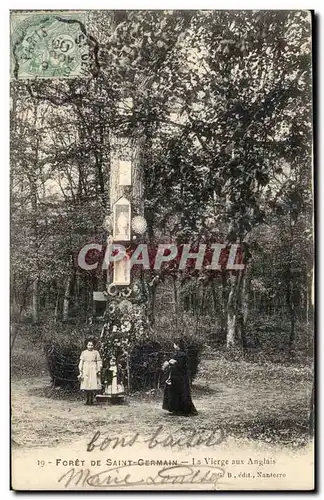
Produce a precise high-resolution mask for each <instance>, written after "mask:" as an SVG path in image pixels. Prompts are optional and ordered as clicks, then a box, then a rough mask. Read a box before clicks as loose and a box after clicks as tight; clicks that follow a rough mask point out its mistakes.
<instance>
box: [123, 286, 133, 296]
mask: <svg viewBox="0 0 324 500" xmlns="http://www.w3.org/2000/svg"><path fill="white" fill-rule="evenodd" d="M121 294H122V296H123V297H130V296H131V294H132V289H131V287H130V286H127V287H126V288H124V290H123V291H122V293H121Z"/></svg>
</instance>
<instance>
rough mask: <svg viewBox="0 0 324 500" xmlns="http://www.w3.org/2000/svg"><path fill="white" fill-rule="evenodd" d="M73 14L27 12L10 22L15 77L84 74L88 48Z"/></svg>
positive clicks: (66, 76)
mask: <svg viewBox="0 0 324 500" xmlns="http://www.w3.org/2000/svg"><path fill="white" fill-rule="evenodd" d="M82 21H83V19H82V20H81V19H80V16H79V18H78V16H77V15H74V16H72V15H70V16H62V15H54V14H34V15H27V16H26V17H25V18H24V19H21V18H17V19H14V20H13V22H12V35H11V40H12V67H13V74H14V76H15V77H16V78H33V77H39V78H73V77H77V76H88V75H89V74H90V72H89V65H90V51H89V44H88V37H87V34H86V32H85V29H84V24H83V22H82Z"/></svg>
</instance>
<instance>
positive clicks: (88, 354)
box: [78, 340, 102, 405]
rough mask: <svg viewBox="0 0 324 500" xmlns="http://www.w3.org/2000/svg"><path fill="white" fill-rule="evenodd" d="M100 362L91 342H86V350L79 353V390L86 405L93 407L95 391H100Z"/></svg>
mask: <svg viewBox="0 0 324 500" xmlns="http://www.w3.org/2000/svg"><path fill="white" fill-rule="evenodd" d="M101 368H102V361H101V358H100V354H99V352H98V351H96V350H95V349H94V345H93V342H92V340H89V341H88V342H87V349H86V350H85V351H83V352H82V353H81V356H80V363H79V376H78V379H79V380H80V382H81V384H80V389H81V391H84V392H85V394H86V402H85V404H86V405H93V395H94V392H95V391H99V390H100V389H101V380H100V376H101Z"/></svg>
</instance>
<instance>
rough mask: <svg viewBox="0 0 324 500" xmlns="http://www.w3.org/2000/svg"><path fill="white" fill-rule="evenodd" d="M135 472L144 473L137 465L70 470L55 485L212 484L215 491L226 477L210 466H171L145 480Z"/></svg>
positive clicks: (220, 469) (100, 486)
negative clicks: (218, 483) (93, 469)
mask: <svg viewBox="0 0 324 500" xmlns="http://www.w3.org/2000/svg"><path fill="white" fill-rule="evenodd" d="M138 469H141V471H142V470H143V468H142V467H139V466H138V464H132V465H126V466H120V467H114V468H111V469H106V470H104V471H101V472H96V473H95V474H93V473H92V472H91V470H90V469H79V470H76V469H75V468H71V469H70V470H68V471H67V472H65V473H64V474H63V475H62V476H61V477H60V478H59V479H58V483H63V486H64V487H65V488H68V487H69V486H71V487H76V486H79V487H81V488H82V487H83V488H84V487H87V486H91V487H93V488H117V487H132V486H144V485H149V486H152V487H154V486H158V485H167V484H171V485H177V484H179V485H182V484H206V485H207V484H213V485H214V489H215V488H216V484H217V481H219V479H221V478H222V477H224V474H225V470H224V469H222V468H221V467H216V466H210V465H199V466H197V465H174V466H172V467H165V468H163V469H160V470H159V471H158V472H157V474H156V475H153V476H146V477H139V476H140V474H139V473H138ZM135 473H136V477H135Z"/></svg>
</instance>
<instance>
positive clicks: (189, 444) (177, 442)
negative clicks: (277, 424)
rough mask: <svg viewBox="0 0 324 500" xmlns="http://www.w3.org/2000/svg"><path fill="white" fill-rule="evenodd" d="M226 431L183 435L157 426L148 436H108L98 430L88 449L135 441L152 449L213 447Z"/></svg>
mask: <svg viewBox="0 0 324 500" xmlns="http://www.w3.org/2000/svg"><path fill="white" fill-rule="evenodd" d="M224 438H225V436H224V431H223V430H222V429H217V430H212V431H207V432H206V433H201V432H197V431H195V430H190V431H189V432H188V433H186V432H185V434H184V435H183V434H182V435H180V436H179V435H178V434H164V433H163V426H162V425H161V426H160V427H158V428H157V430H156V431H154V433H153V434H152V435H151V436H149V437H148V438H147V437H144V436H141V435H140V434H139V433H138V432H136V433H134V434H133V435H131V436H127V437H121V436H109V435H108V436H107V435H103V434H102V433H101V432H100V431H96V432H95V434H94V436H93V437H92V439H91V440H90V441H89V443H88V444H87V451H90V452H91V451H93V450H95V449H97V450H100V451H104V450H106V449H107V448H111V449H116V448H118V447H120V448H125V447H131V446H133V445H134V444H135V443H138V444H139V443H140V444H145V445H146V446H147V448H149V449H152V448H156V447H162V448H171V449H172V448H175V447H177V448H193V447H198V446H201V445H205V446H207V447H213V446H216V445H218V444H220V443H221V442H222V441H224Z"/></svg>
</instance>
